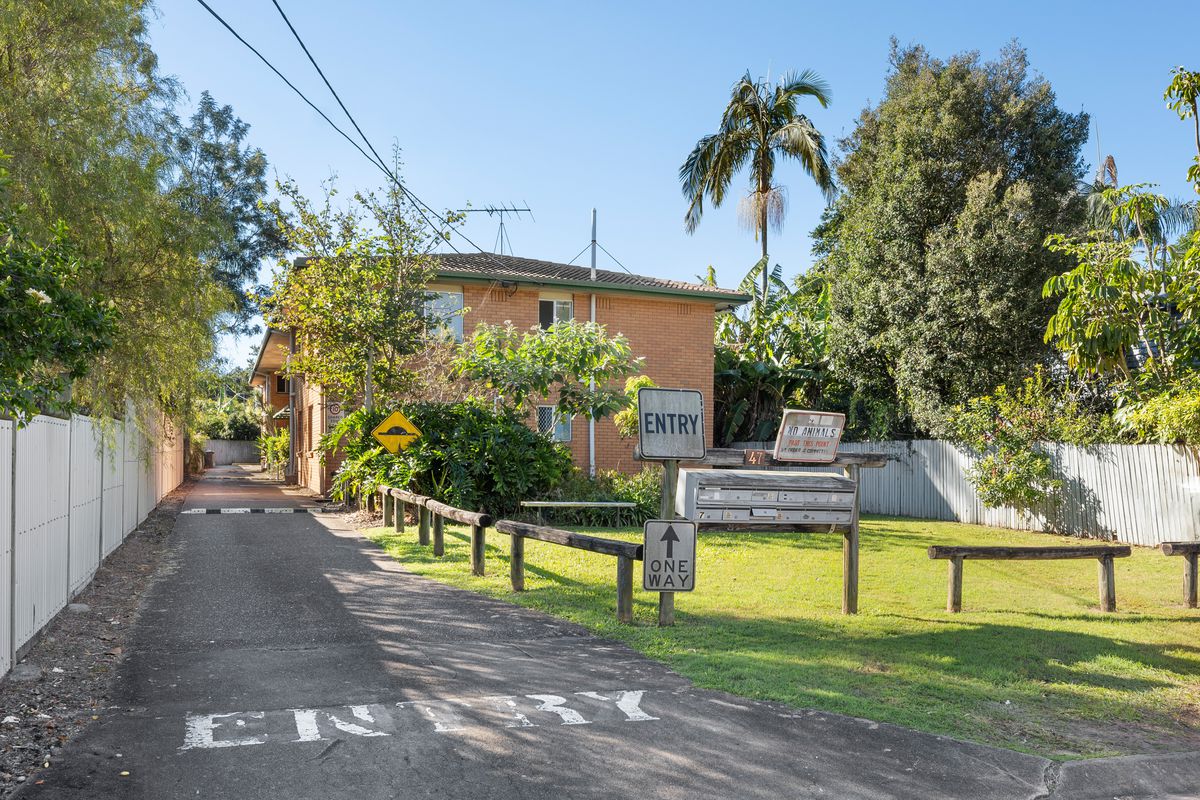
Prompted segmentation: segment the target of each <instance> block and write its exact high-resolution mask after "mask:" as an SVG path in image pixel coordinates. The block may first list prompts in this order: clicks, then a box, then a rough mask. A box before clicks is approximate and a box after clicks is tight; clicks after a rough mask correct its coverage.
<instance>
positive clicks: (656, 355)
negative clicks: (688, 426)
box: [463, 284, 714, 472]
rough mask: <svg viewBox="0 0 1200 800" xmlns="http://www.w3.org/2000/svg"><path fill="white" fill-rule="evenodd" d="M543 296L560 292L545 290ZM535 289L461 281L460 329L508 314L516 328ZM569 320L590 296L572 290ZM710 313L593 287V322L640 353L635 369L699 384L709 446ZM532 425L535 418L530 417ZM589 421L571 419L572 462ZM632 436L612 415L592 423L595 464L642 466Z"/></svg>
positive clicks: (689, 385)
mask: <svg viewBox="0 0 1200 800" xmlns="http://www.w3.org/2000/svg"><path fill="white" fill-rule="evenodd" d="M547 293H548V294H549V295H550V296H555V297H557V296H559V295H558V294H557V293H553V292H550V291H549V290H547ZM541 296H542V292H539V291H538V290H536V289H525V288H520V289H518V290H516V291H515V292H514V291H512V290H505V289H503V288H500V287H487V286H472V285H470V284H468V285H465V286H463V304H464V305H465V306H466V307H467V308H468V309H470V310H469V311H468V312H467V313H466V315H465V316H464V319H463V330H464V332H465V334H466V335H467V336H470V331H471V330H473V329H474V327H475V326H476V325H478V324H480V323H482V322H488V323H491V324H503V323H504V322H505V321H507V320H511V321H512V323H513V324H514V325H516V326H517V327H518V328H527V327H529V326H531V325H535V324H537V322H538V300H539V299H540V298H541ZM572 299H573V301H574V306H575V309H574V311H575V319H577V320H584V321H586V320H587V319H588V317H589V313H590V302H591V301H590V295H588V294H586V293H575V294H573V295H572ZM713 315H714V307H713V304H712V303H708V302H696V301H691V300H688V299H687V298H678V299H677V298H673V297H665V298H657V297H654V296H652V295H632V294H600V293H598V294H597V296H596V321H597V322H599V323H601V324H602V325H604V326H606V327H607V329H608V332H609V334H610V335H612V334H617V333H622V334H624V335H625V336H626V337H627V338H628V339H629V344H630V347H631V348H632V350H633V354H634V355H635V356H642V357H643V358H645V367H644V368H643V370H642V372H643V373H644V374H646V375H648V376H649V377H650V378H651V379H652V380H653V381H654V382H655V383H657V384H658V385H659V386H662V387H664V388H670V389H699V390H700V392H701V393H702V394H703V395H704V409H705V431H704V433H705V439H706V441H707V442H708V444H709V445H710V446H711V445H712V393H713ZM530 422H531V424H534V425H536V424H537V423H536V420H531V421H530ZM587 431H588V424H587V420H586V419H584V418H578V419H575V420H573V421H572V438H571V443H570V448H571V453H572V455H573V456H574V459H575V463H576V465H577V466H579V467H584V468H585V467H586V466H587V462H588V453H587V451H588V435H587ZM634 444H635V442H634V440H632V439H622V438H621V437H620V436H618V435H617V429H616V426H615V425H613V422H612V419H611V418H606V419H603V420H599V421H597V423H596V467H597V469H619V470H623V471H625V472H637V471H638V470H640V469H641V465H640V464H639V463H638V462H636V461H634V460H633V448H634Z"/></svg>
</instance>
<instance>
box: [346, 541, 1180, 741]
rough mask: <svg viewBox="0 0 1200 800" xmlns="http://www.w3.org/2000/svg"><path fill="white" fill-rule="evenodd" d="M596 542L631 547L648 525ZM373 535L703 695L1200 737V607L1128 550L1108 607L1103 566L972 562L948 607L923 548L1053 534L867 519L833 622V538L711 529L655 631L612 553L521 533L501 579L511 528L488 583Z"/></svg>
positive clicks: (447, 561) (1012, 726) (1169, 566)
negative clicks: (668, 622)
mask: <svg viewBox="0 0 1200 800" xmlns="http://www.w3.org/2000/svg"><path fill="white" fill-rule="evenodd" d="M588 532H589V533H595V534H597V535H604V536H611V537H614V538H622V539H628V540H639V541H640V538H641V532H640V531H631V530H624V531H614V530H611V529H590V530H588ZM367 535H368V536H369V537H370V538H372V539H373V540H375V541H377V542H379V543H380V544H382V545H383V546H384V547H386V548H387V551H388V552H389V553H391V554H392V555H393V556H394V557H395V558H397V559H398V560H399V561H401V562H402V563H404V564H405V566H406V567H407V568H408V569H410V570H411V571H413V572H415V573H418V574H421V575H427V576H429V577H431V578H434V579H437V580H439V581H443V582H445V583H448V584H452V585H455V586H460V587H464V588H468V589H472V590H474V591H478V592H482V593H484V594H488V595H491V596H494V597H499V598H503V599H506V600H509V601H511V602H514V603H518V604H520V605H523V606H529V607H531V608H536V609H540V610H542V611H546V612H548V613H550V614H554V615H557V616H559V617H563V618H565V619H569V620H572V621H575V622H578V623H581V624H582V625H584V626H586V627H587V628H589V629H590V630H592V631H594V632H595V633H597V634H599V635H601V636H606V637H610V638H613V639H618V640H621V641H623V642H626V643H628V644H629V645H630V646H632V647H633V648H635V649H637V650H639V651H641V652H643V653H645V654H646V655H648V656H651V657H653V658H656V659H659V660H661V661H664V662H666V663H667V664H669V665H670V666H671V667H673V668H674V669H675V670H677V671H678V672H680V673H681V674H683V675H685V676H687V677H688V678H690V679H691V680H693V681H694V682H695V683H696V684H698V685H699V686H703V687H708V688H713V689H720V690H724V691H727V692H731V693H734V694H738V695H742V696H745V697H751V698H758V699H767V700H778V701H783V702H786V703H790V704H792V705H795V706H801V707H810V708H819V709H824V710H828V711H834V712H838V713H842V714H850V715H853V716H857V717H865V718H868V719H872V720H879V721H885V722H893V723H896V724H899V725H905V726H908V727H912V728H918V729H921V730H926V731H933V732H936V733H943V734H948V735H951V736H955V737H959V738H964V739H971V740H974V741H979V742H986V743H989V744H995V745H1001V746H1005V747H1011V748H1015V749H1019V750H1024V751H1027V752H1033V753H1039V754H1043V755H1047V756H1050V757H1053V758H1078V757H1092V756H1102V755H1115V754H1125V753H1148V752H1156V751H1163V750H1184V749H1197V748H1200V611H1189V610H1188V609H1186V608H1185V607H1184V606H1183V604H1182V601H1181V600H1182V598H1181V595H1182V589H1181V585H1182V574H1183V559H1181V558H1167V557H1165V556H1163V555H1161V554H1160V553H1159V552H1158V551H1156V550H1149V549H1141V548H1135V549H1134V554H1133V556H1132V557H1131V558H1125V559H1117V561H1116V584H1117V606H1118V609H1119V611H1118V612H1117V613H1115V614H1103V613H1101V612H1100V611H1099V610H1098V598H1097V567H1096V562H1095V560H1078V561H1076V560H1071V561H991V562H988V561H967V562H966V566H965V570H964V581H963V613H961V614H949V613H947V612H946V611H945V610H944V609H945V603H946V570H947V566H946V562H944V561H930V560H929V559H928V557H927V556H926V554H925V548H926V547H927V546H928V545H931V544H988V545H1005V544H1009V545H1024V544H1041V545H1047V544H1058V543H1060V541H1061V540H1058V539H1056V538H1051V537H1048V536H1046V535H1044V534H1034V533H1023V532H1017V531H1007V530H998V529H994V528H985V527H981V526H976V525H961V524H956V523H942V522H926V521H918V520H907V519H879V518H876V519H867V520H865V521H864V523H863V531H862V565H861V575H860V595H859V608H860V611H861V613H859V614H858V615H857V616H853V617H847V616H843V615H842V614H841V564H842V558H841V540H842V537H841V536H840V535H838V534H832V535H830V534H777V533H702V534H701V536H700V542H699V546H698V553H697V556H696V587H697V588H696V591H695V592H693V593H691V594H681V595H676V603H675V608H676V626H675V627H674V628H668V629H659V628H657V627H655V621H656V619H657V596H656V595H654V594H652V593H649V592H642V591H641V589H640V584H641V574H640V568H641V565H640V564H638V565H637V567H636V569H637V572H636V573H635V579H634V583H635V591H634V615H635V620H634V621H635V624H634V625H633V626H627V625H619V624H617V622H616V619H615V616H616V590H615V576H616V559H615V558H611V557H608V556H601V555H596V554H593V553H587V552H584V551H580V550H574V549H569V548H565V547H559V546H556V545H552V544H547V543H544V542H537V541H530V540H527V541H526V544H525V548H526V549H525V560H526V567H525V575H526V578H525V581H526V591H525V592H524V593H523V594H514V593H513V592H512V591H511V588H510V586H509V583H508V537H507V536H504V535H502V534H498V533H496V532H495V531H489V532H488V550H487V571H488V574H487V576H486V577H482V578H479V577H473V576H472V575H471V574H470V566H469V558H470V553H469V547H468V543H467V534H466V531H465V530H463V529H459V528H451V527H447V529H446V555H445V557H444V558H441V559H436V558H434V557H433V555H432V551H431V549H430V548H422V547H419V546H418V545H417V544H416V532H415V529H414V528H413V527H412V526H410V527H409V528H408V532H407V534H402V535H396V534H394V533H393V532H392V531H391V530H390V529H387V528H375V529H371V530H369V531H367Z"/></svg>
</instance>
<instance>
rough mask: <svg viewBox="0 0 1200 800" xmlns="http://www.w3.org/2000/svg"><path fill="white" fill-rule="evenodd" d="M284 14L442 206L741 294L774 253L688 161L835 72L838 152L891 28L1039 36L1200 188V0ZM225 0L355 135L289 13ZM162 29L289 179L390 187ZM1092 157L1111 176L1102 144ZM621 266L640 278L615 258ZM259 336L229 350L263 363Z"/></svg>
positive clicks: (559, 257) (623, 5) (185, 69)
mask: <svg viewBox="0 0 1200 800" xmlns="http://www.w3.org/2000/svg"><path fill="white" fill-rule="evenodd" d="M280 2H281V5H283V7H284V9H285V10H286V11H287V12H288V15H289V17H290V18H291V20H292V23H293V24H294V25H295V26H296V28H297V29H298V30H299V32H300V34H301V35H302V36H303V37H304V38H305V41H306V42H307V44H308V45H309V48H310V49H311V50H312V51H313V54H314V55H315V57H316V58H317V60H318V62H319V63H320V64H321V66H322V68H323V69H324V70H325V72H326V74H327V75H328V77H329V78H330V80H331V81H332V83H333V85H334V86H335V87H336V88H337V89H338V91H339V93H340V94H341V95H342V98H343V100H345V102H346V104H347V105H348V106H349V108H350V110H351V111H352V112H353V113H354V114H355V116H356V117H357V118H358V121H359V123H360V124H361V125H362V126H363V129H364V130H365V131H366V133H367V135H368V136H370V137H371V139H372V141H373V142H374V143H375V146H376V148H377V149H379V150H380V151H381V152H386V151H389V150H390V148H391V146H392V144H393V142H394V143H397V144H399V145H400V147H401V148H402V149H403V157H404V161H405V169H404V175H405V179H406V182H407V184H408V186H409V187H410V188H411V189H413V190H414V191H415V192H416V193H417V194H418V195H420V196H421V197H422V198H423V199H424V200H425V201H426V202H428V203H429V204H430V205H432V206H433V207H434V208H437V209H444V208H459V207H462V206H464V205H466V204H467V203H471V204H472V205H474V206H475V207H480V206H486V205H488V204H498V203H512V202H515V203H518V204H525V203H528V204H529V206H531V207H532V208H533V211H534V216H535V218H536V222H534V221H532V220H528V219H526V220H525V221H518V222H514V223H512V224H511V226H510V227H509V236H510V238H511V240H512V244H513V247H514V249H515V250H516V252H517V253H518V254H519V255H525V256H529V257H532V258H542V259H547V260H551V261H567V260H569V259H571V258H572V256H574V255H575V254H576V253H578V252H579V251H580V250H581V249H582V248H583V247H584V246H585V245H586V244H587V242H588V239H589V238H590V237H589V217H590V213H591V209H592V208H593V207H595V208H597V209H598V211H599V235H598V239H599V241H600V243H601V244H603V245H604V246H605V247H606V248H607V249H608V250H609V251H610V252H611V253H612V254H613V255H614V256H616V257H617V258H618V259H620V260H621V262H622V263H623V264H624V265H625V266H626V267H628V268H629V269H630V270H631V271H633V272H637V273H642V274H647V275H657V276H662V277H670V278H676V279H681V280H692V279H694V278H695V276H696V275H698V274H700V273H703V272H704V270H705V268H706V267H707V266H708V265H709V264H712V265H714V266H715V267H716V268H717V275H718V278H719V280H720V282H721V283H722V285H726V286H732V285H736V284H737V282H738V281H739V280H740V278H741V277H742V275H743V274H744V273H745V271H746V270H747V269H748V268H749V267H750V266H751V265H752V264H753V263H754V261H755V260H756V259H757V255H758V245H757V243H756V242H755V241H754V238H753V235H752V234H750V233H749V232H747V231H745V230H743V229H742V228H741V226H740V224H739V222H738V219H737V215H736V203H734V202H727V203H726V205H725V206H724V207H722V208H721V209H717V210H712V209H709V210H708V211H707V212H706V214H705V217H704V220H703V221H702V223H701V225H700V228H699V230H698V231H697V232H696V233H695V234H694V235H690V236H689V235H687V234H686V233H685V232H684V230H683V224H682V220H683V213H684V211H685V209H686V203H685V202H684V200H683V197H682V195H681V194H680V191H679V184H678V180H677V177H676V173H677V171H678V168H679V165H680V163H681V162H682V161H683V159H684V157H685V156H686V155H687V153H688V152H689V151H690V150H691V148H692V146H693V145H694V144H695V142H696V139H697V138H699V137H700V136H701V135H703V134H705V133H709V132H711V131H712V130H714V129H715V128H716V126H717V123H718V122H719V119H720V113H721V110H722V109H723V108H724V105H725V103H726V101H727V99H728V94H729V87H730V85H731V84H732V83H733V82H734V81H735V80H736V79H737V78H738V77H739V76H740V75H741V74H742V73H744V72H745V71H746V70H749V71H750V72H751V73H752V74H753V75H755V76H766V75H770V76H778V75H780V74H781V73H783V72H785V71H787V70H792V69H797V70H798V69H805V68H811V69H814V70H816V71H817V72H819V73H820V74H821V75H822V76H824V77H825V79H826V80H827V81H828V82H829V83H830V86H831V88H832V95H833V103H832V105H831V106H830V107H829V108H828V109H821V108H820V107H818V106H816V105H815V104H813V105H812V107H810V108H809V109H807V111H808V113H809V115H810V117H811V118H812V119H813V121H814V122H815V123H816V125H817V126H818V128H819V129H820V130H822V131H823V132H824V133H825V135H826V136H827V138H828V139H829V140H830V141H831V143H832V142H835V141H836V140H837V139H839V138H841V137H843V136H845V135H846V134H848V133H849V132H850V131H851V130H852V129H853V125H854V120H855V119H856V117H857V116H858V114H859V112H860V111H861V110H862V108H863V107H864V106H866V105H868V104H873V103H875V102H877V101H878V100H879V98H880V96H881V94H882V91H883V83H884V77H885V75H886V71H887V67H888V64H887V57H888V39H889V37H891V36H895V37H897V39H899V40H900V42H901V43H921V44H924V45H925V46H926V47H928V48H929V49H930V51H931V52H932V53H934V54H935V55H937V56H948V55H950V54H952V53H955V52H961V51H964V50H978V51H980V52H981V53H982V54H983V55H984V56H985V57H994V56H995V55H996V54H997V53H998V51H999V50H1000V48H1001V47H1003V46H1004V45H1005V44H1006V43H1007V42H1008V41H1009V40H1011V39H1013V38H1016V39H1018V40H1019V41H1020V43H1021V44H1022V45H1024V46H1025V47H1026V48H1027V49H1028V51H1029V58H1030V62H1031V64H1032V66H1033V67H1034V69H1036V70H1037V71H1039V72H1040V73H1042V74H1043V75H1044V76H1046V78H1047V79H1048V80H1049V81H1050V83H1051V85H1052V86H1053V87H1054V89H1055V91H1056V92H1057V95H1058V100H1059V104H1060V106H1061V107H1063V108H1065V109H1067V110H1069V111H1079V110H1084V111H1087V112H1088V113H1089V114H1091V115H1092V119H1093V122H1094V124H1095V125H1096V126H1098V128H1099V136H1100V146H1101V148H1102V150H1103V152H1104V153H1105V154H1108V153H1112V154H1113V155H1114V156H1115V157H1116V160H1117V166H1118V169H1119V171H1120V177H1121V180H1122V182H1123V183H1130V182H1135V181H1147V182H1152V183H1157V184H1159V186H1160V187H1161V189H1162V190H1163V191H1164V192H1165V193H1167V194H1171V195H1176V196H1186V195H1187V193H1188V192H1189V191H1190V190H1189V187H1188V185H1187V184H1186V182H1185V180H1184V173H1185V170H1186V164H1187V162H1188V161H1189V159H1190V158H1191V155H1192V151H1191V150H1190V148H1191V147H1192V140H1191V138H1190V135H1191V133H1190V129H1189V128H1188V127H1187V126H1186V125H1185V124H1184V123H1182V122H1181V121H1179V120H1178V118H1177V117H1176V116H1175V115H1174V114H1173V113H1172V112H1170V111H1168V110H1167V109H1166V107H1165V104H1164V103H1163V101H1162V91H1163V89H1164V88H1165V86H1166V84H1167V82H1168V81H1169V71H1170V69H1171V67H1172V66H1175V65H1179V64H1185V65H1187V66H1189V67H1190V68H1191V69H1197V68H1200V48H1197V46H1196V31H1197V29H1198V28H1200V5H1197V4H1196V3H1195V1H1194V0H1192V2H1156V3H1154V4H1152V5H1150V6H1138V7H1137V8H1138V10H1139V12H1145V10H1146V9H1151V13H1150V14H1146V13H1138V14H1136V15H1134V14H1131V13H1130V9H1131V8H1133V7H1132V6H1130V5H1129V4H1128V3H1104V2H1088V3H1083V2H1053V0H1051V1H1049V2H1047V1H1046V0H1043V2H1039V3H1032V2H1007V3H988V4H975V3H969V2H961V0H960V2H952V3H922V2H909V3H895V2H857V3H826V4H820V5H818V4H812V3H799V2H792V3H756V2H743V3H707V2H686V3H683V2H680V3H665V2H661V3H657V2H656V3H647V2H604V3H592V4H584V3H574V2H514V3H497V2H475V0H465V1H460V2H452V3H450V2H439V3H420V4H416V3H383V2H363V1H356V0H343V2H340V3H337V4H331V3H327V2H320V3H318V2H309V0H280ZM210 4H211V5H213V7H214V8H215V9H216V10H217V11H218V12H219V13H220V14H221V15H222V16H224V17H225V18H226V20H227V21H229V22H230V24H232V25H233V26H234V27H235V28H236V29H237V30H238V31H239V32H240V33H241V34H242V35H243V36H244V37H245V38H247V39H248V40H249V41H250V42H251V43H252V44H254V45H255V46H256V47H258V48H259V49H260V50H261V51H262V52H263V53H264V54H265V55H266V56H267V57H268V58H269V59H271V60H272V61H273V62H274V63H275V64H276V66H277V67H279V68H280V69H281V70H282V71H283V72H284V73H285V74H286V75H288V77H289V78H290V79H291V80H292V81H293V82H294V83H296V84H297V85H298V86H299V87H300V88H301V89H303V90H304V91H305V93H306V94H308V95H309V97H310V98H311V99H313V100H314V101H315V102H317V103H318V105H320V106H321V107H322V108H324V109H325V110H326V112H327V113H329V114H330V116H331V117H333V118H334V119H335V121H337V122H339V124H341V123H342V121H343V120H342V119H341V118H340V117H339V116H337V115H335V114H334V113H333V112H334V111H335V110H336V106H335V104H334V101H333V99H332V98H331V97H330V96H329V95H328V93H327V92H326V91H325V89H324V87H323V85H321V83H320V79H319V78H318V76H317V75H316V74H315V72H314V71H313V70H312V68H311V66H310V65H309V64H308V62H307V61H306V60H305V59H304V56H303V54H302V53H301V52H300V50H299V47H298V46H297V45H296V44H295V42H294V40H293V39H292V38H291V35H290V33H289V32H288V30H287V28H286V27H285V26H284V23H283V21H282V19H280V17H279V16H278V14H277V12H276V11H275V9H274V7H273V6H272V5H271V3H270V0H238V1H237V2H233V0H210ZM157 16H158V18H157V20H156V21H155V22H154V24H153V25H152V27H151V37H152V42H153V45H154V48H155V51H156V52H157V53H158V56H159V60H160V65H161V68H162V70H163V71H164V72H166V73H168V74H172V75H175V76H176V77H178V78H179V79H180V80H181V82H182V83H183V85H184V87H185V88H186V89H187V91H188V92H189V94H190V95H191V97H192V98H193V99H194V98H196V97H198V96H199V94H200V92H201V91H202V90H204V89H208V90H209V91H210V92H212V94H213V95H214V97H215V98H216V99H217V100H218V101H220V102H222V103H229V104H232V105H233V107H234V109H235V110H236V112H237V114H238V115H239V116H240V117H241V118H242V119H244V120H245V121H246V122H248V123H249V124H250V125H251V126H252V127H251V134H250V136H251V140H252V143H253V144H254V145H256V146H258V147H261V148H262V149H263V150H264V151H265V152H266V154H267V156H268V158H269V159H270V161H271V164H272V168H273V170H274V171H275V172H276V173H277V174H278V175H280V176H283V175H287V176H291V177H292V178H294V179H295V180H296V181H298V183H299V184H300V186H301V187H302V188H303V189H305V190H306V191H308V192H310V193H312V194H316V193H318V192H319V191H320V185H321V182H322V181H323V180H325V179H327V178H329V177H330V176H331V175H333V174H336V175H337V176H338V183H339V186H341V187H342V188H343V189H350V188H371V187H377V186H379V185H381V182H382V175H381V174H380V173H379V172H378V171H377V170H375V169H374V168H373V167H371V166H370V164H369V163H367V162H366V161H365V160H364V159H363V158H362V156H360V155H359V154H358V153H357V152H356V151H355V150H353V149H352V148H351V146H350V145H349V144H347V143H346V142H345V141H344V140H343V139H341V137H340V136H339V135H338V134H337V133H336V132H334V131H333V130H331V129H330V128H329V127H328V126H327V125H326V124H325V123H324V122H323V121H322V120H321V119H320V118H319V117H317V115H316V114H315V113H314V112H312V111H311V110H310V109H309V108H308V107H306V106H305V105H304V104H303V103H302V101H301V100H300V99H299V98H297V97H296V96H295V95H293V94H292V93H291V91H290V90H289V89H287V87H285V86H284V85H283V84H282V83H280V82H279V80H278V79H277V78H276V77H275V76H274V75H273V74H271V73H270V72H269V71H268V70H267V68H266V67H265V66H263V65H262V64H261V63H260V62H259V61H258V60H257V59H256V58H255V57H254V56H253V55H252V54H251V53H249V52H248V51H246V50H245V49H244V48H243V47H242V46H241V45H240V44H238V43H237V42H236V41H235V40H234V39H233V38H232V37H231V36H230V35H229V34H228V33H227V32H226V31H225V30H224V29H223V28H221V27H220V26H219V25H218V23H217V22H216V21H215V20H213V19H212V18H211V17H209V16H208V14H207V12H205V11H204V10H203V9H202V8H201V7H200V6H199V5H198V4H197V3H195V2H194V0H160V2H159V6H158V10H157ZM1135 18H1136V22H1134V19H1135ZM347 128H348V123H347ZM1094 133H1095V128H1094V129H1093V136H1094ZM1085 156H1086V158H1087V160H1088V162H1089V163H1093V164H1094V162H1095V160H1096V142H1095V141H1094V138H1093V141H1091V142H1090V143H1089V144H1088V147H1087V149H1086V150H1085ZM777 179H778V180H779V181H780V182H781V183H783V184H784V185H786V186H788V187H789V190H790V191H789V212H788V217H787V222H786V224H785V228H784V231H783V234H782V235H777V236H772V239H771V244H772V246H771V256H772V260H773V261H775V262H777V263H780V264H782V265H783V266H784V269H785V271H786V273H787V274H788V275H794V274H796V273H799V272H802V271H804V270H805V269H807V268H808V266H809V265H810V264H811V263H812V256H811V255H810V252H809V251H810V247H811V241H810V239H809V236H808V233H809V231H811V229H812V228H813V226H814V225H815V224H816V222H817V221H818V218H819V216H820V213H821V209H822V206H823V201H822V199H821V196H820V194H819V193H818V192H817V190H816V189H815V188H814V187H812V185H811V182H810V181H809V179H808V178H807V176H804V175H803V174H802V172H801V171H800V169H799V167H798V166H795V165H784V166H782V167H781V168H780V169H779V170H778V172H777ZM464 232H465V233H466V234H467V235H468V236H470V237H471V238H472V239H473V240H474V241H475V242H476V243H477V244H479V245H481V246H483V247H484V249H491V248H492V246H493V244H494V241H495V236H496V221H495V220H494V219H492V218H488V217H487V216H486V215H483V214H475V215H472V218H471V220H470V221H469V223H468V225H467V226H466V228H465V229H464ZM458 246H459V248H460V249H466V248H465V247H464V245H463V243H461V242H459V243H458ZM584 259H586V255H585V256H584ZM577 263H578V262H577ZM600 265H601V266H602V267H609V268H616V267H615V265H613V264H612V262H611V261H608V259H607V258H606V257H605V256H604V255H603V254H601V257H600ZM264 277H265V274H264ZM256 344H257V342H252V341H246V340H243V341H227V342H225V343H224V345H223V349H224V352H225V353H226V354H227V355H228V356H229V357H230V358H231V359H232V360H233V361H234V363H238V364H240V363H244V361H245V359H246V357H247V355H248V354H249V353H250V352H251V351H252V350H253V348H254V346H256Z"/></svg>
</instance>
